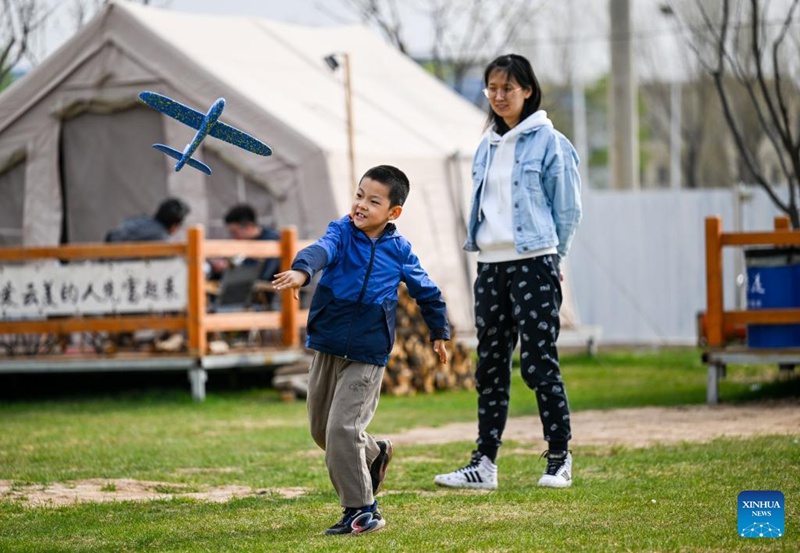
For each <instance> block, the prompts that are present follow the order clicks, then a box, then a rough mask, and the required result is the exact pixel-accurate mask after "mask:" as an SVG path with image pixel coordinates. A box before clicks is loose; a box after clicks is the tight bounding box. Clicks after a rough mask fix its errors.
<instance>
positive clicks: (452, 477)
mask: <svg viewBox="0 0 800 553" xmlns="http://www.w3.org/2000/svg"><path fill="white" fill-rule="evenodd" d="M433 482H434V483H435V484H439V485H440V486H447V487H448V488H477V489H481V490H494V489H495V488H497V465H495V464H494V463H492V461H491V460H490V459H489V458H488V457H487V456H486V455H484V454H483V453H481V452H480V451H473V452H472V459H471V460H470V462H469V464H468V465H467V466H465V467H461V468H460V469H458V470H455V471H453V472H449V473H447V474H437V475H436V477H435V478H434V479H433Z"/></svg>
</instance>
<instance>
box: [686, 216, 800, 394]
mask: <svg viewBox="0 0 800 553" xmlns="http://www.w3.org/2000/svg"><path fill="white" fill-rule="evenodd" d="M705 234H706V311H705V313H702V314H701V315H700V318H699V323H700V324H699V327H700V330H699V334H700V338H701V345H702V346H703V348H704V351H703V362H704V363H705V364H706V365H707V366H708V376H707V383H706V401H707V403H709V404H716V403H718V402H719V380H720V378H722V377H724V376H725V368H726V367H727V365H730V364H757V363H761V364H763V363H769V364H772V363H775V364H778V365H779V366H780V367H781V369H787V368H789V367H793V366H794V365H796V364H800V348H775V349H767V348H751V347H747V346H746V345H740V344H732V343H731V342H732V341H733V340H734V339H735V338H736V337H742V336H744V331H745V329H746V328H747V325H748V324H759V325H772V324H793V323H800V309H796V308H783V309H757V310H746V311H738V310H725V309H724V302H723V271H722V249H723V248H724V247H727V246H732V247H745V246H800V231H796V230H792V229H791V226H790V224H789V219H788V218H787V217H776V218H775V230H774V231H769V232H727V233H726V232H722V221H721V219H720V218H719V217H706V220H705Z"/></svg>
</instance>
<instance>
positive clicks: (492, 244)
mask: <svg viewBox="0 0 800 553" xmlns="http://www.w3.org/2000/svg"><path fill="white" fill-rule="evenodd" d="M552 126H553V123H552V121H550V119H548V117H547V112H546V111H544V110H539V111H537V112H535V113H532V114H531V115H529V116H528V117H527V118H526V119H524V120H523V121H521V122H520V123H519V124H518V125H517V126H516V127H514V128H513V129H511V130H509V131H508V132H507V133H506V134H504V135H503V136H500V135H499V134H497V132H496V131H495V130H494V127H492V128H491V129H489V130H487V131H486V133H485V134H484V137H485V138H486V139H487V140H488V141H489V144H490V145H491V147H490V148H487V149H486V156H487V159H486V174H485V175H484V177H483V180H484V184H483V189H482V190H481V195H480V199H479V201H480V206H479V213H481V214H482V215H479V217H482V219H483V220H482V221H481V223H480V226H479V227H478V233H477V235H476V237H475V240H476V242H477V244H478V248H480V252H479V253H478V261H480V262H482V263H501V262H503V261H513V260H515V259H523V258H528V257H538V256H540V255H545V254H549V253H555V252H556V248H547V249H546V250H536V251H532V252H527V253H525V254H524V255H520V254H519V253H517V250H516V248H515V247H514V210H513V206H512V201H511V172H512V171H513V169H514V152H515V149H516V144H517V138H518V137H519V135H520V134H522V133H523V132H525V131H528V130H531V129H536V128H539V127H552ZM492 148H494V150H495V152H494V156H493V157H492V162H491V165H489V153H490V152H491V149H492Z"/></svg>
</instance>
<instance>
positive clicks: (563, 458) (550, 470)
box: [539, 451, 572, 488]
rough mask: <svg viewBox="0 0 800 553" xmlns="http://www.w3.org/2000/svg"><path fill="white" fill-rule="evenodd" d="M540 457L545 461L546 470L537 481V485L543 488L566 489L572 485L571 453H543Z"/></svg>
mask: <svg viewBox="0 0 800 553" xmlns="http://www.w3.org/2000/svg"><path fill="white" fill-rule="evenodd" d="M542 457H545V458H546V459H547V468H545V469H544V474H543V475H542V477H541V478H540V479H539V485H540V486H542V487H545V488H568V487H570V486H571V485H572V452H570V451H559V452H553V451H545V452H544V453H542Z"/></svg>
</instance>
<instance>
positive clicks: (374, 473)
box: [369, 440, 394, 495]
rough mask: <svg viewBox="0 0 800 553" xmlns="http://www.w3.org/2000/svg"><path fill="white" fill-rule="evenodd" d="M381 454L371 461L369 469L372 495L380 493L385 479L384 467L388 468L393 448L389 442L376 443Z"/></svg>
mask: <svg viewBox="0 0 800 553" xmlns="http://www.w3.org/2000/svg"><path fill="white" fill-rule="evenodd" d="M377 443H378V447H379V448H381V452H380V453H378V456H377V457H375V460H374V461H372V465H371V466H370V467H369V475H370V476H371V477H372V495H375V494H376V493H378V491H380V489H381V485H382V484H383V479H384V478H386V467H387V466H389V461H391V460H392V456H393V455H394V447H392V442H390V441H389V440H380V441H378V442H377Z"/></svg>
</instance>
